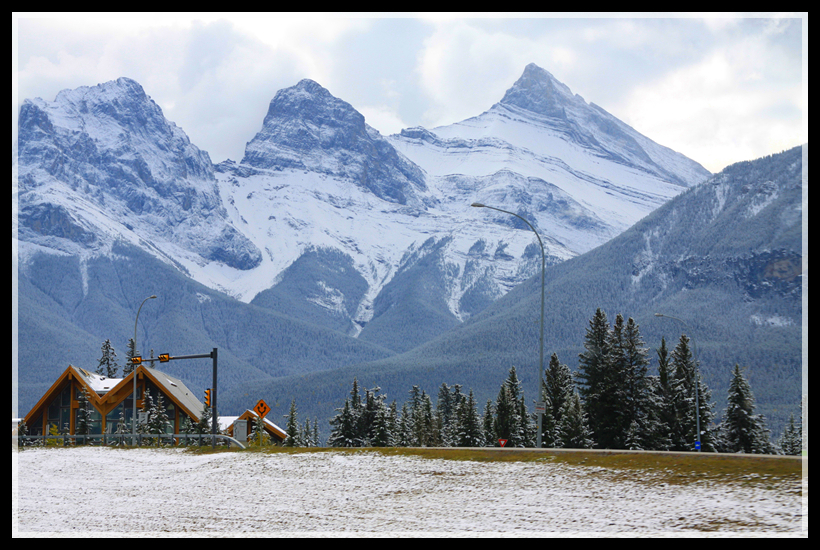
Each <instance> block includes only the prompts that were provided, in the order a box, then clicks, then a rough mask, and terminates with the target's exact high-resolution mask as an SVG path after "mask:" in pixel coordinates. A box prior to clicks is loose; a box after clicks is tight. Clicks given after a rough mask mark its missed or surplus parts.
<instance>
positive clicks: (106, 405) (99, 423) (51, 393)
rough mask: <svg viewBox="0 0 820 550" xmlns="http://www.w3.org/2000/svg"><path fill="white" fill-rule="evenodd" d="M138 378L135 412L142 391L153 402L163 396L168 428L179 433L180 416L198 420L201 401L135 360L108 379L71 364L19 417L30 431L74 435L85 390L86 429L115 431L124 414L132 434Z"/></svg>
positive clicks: (171, 378)
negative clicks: (54, 429)
mask: <svg viewBox="0 0 820 550" xmlns="http://www.w3.org/2000/svg"><path fill="white" fill-rule="evenodd" d="M135 376H136V377H137V411H138V412H139V411H140V409H141V408H142V406H143V400H144V399H143V398H144V396H145V391H146V390H148V391H149V393H150V395H151V397H152V399H154V402H155V403H156V402H157V397H158V396H159V395H162V397H163V402H164V403H165V407H166V412H167V414H168V419H169V420H170V425H169V426H168V428H167V430H166V431H167V433H169V434H170V433H180V425H181V423H182V421H183V419H184V418H186V417H187V418H189V419H190V420H191V422H193V423H196V422H197V421H198V420H199V418H200V415H201V414H202V411H203V409H204V405H203V404H202V403H201V402H200V401H199V400H198V399H197V398H196V397H195V396H194V395H193V393H192V392H191V391H190V390H189V389H188V388H187V387H186V386H185V384H183V383H182V381H181V380H179V379H178V378H175V377H173V376H171V375H169V374H166V373H164V372H161V371H158V370H156V369H153V368H149V367H146V366H144V365H139V366H137V368H136V369H135V370H133V371H132V372H131V373H129V374H128V375H127V376H125V377H124V378H106V377H105V376H100V375H98V374H94V373H91V372H88V371H87V370H85V369H82V368H79V367H75V366H73V365H69V366H68V368H67V369H66V370H65V371H64V372H63V373H62V374H61V375H60V376H59V377H58V378H57V380H56V381H55V382H54V384H52V385H51V387H50V388H49V389H48V391H46V393H45V394H44V395H43V397H42V398H40V400H39V401H38V402H37V404H36V405H35V406H34V407H33V408H32V409H31V411H29V413H28V414H27V415H26V416H25V417H24V418H23V420H24V422H25V423H26V427H27V431H28V434H29V435H48V434H49V428H50V427H51V426H56V427H57V429H58V430H59V431H60V433H67V434H69V435H75V430H76V426H77V411H78V409H79V407H80V402H81V393H82V392H83V390H86V391H87V395H88V396H89V399H88V401H89V404H90V409H91V415H90V419H89V428H90V429H89V433H90V434H114V433H116V432H117V425H118V423H119V422H120V421H121V420H122V419H124V420H125V424H126V426H128V432H129V433H130V426H131V417H132V416H133V393H134V389H133V388H134V377H135Z"/></svg>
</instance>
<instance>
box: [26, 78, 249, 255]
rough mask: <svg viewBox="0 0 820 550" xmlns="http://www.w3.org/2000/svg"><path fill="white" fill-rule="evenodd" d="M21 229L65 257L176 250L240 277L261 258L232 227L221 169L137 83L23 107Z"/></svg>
mask: <svg viewBox="0 0 820 550" xmlns="http://www.w3.org/2000/svg"><path fill="white" fill-rule="evenodd" d="M17 152H18V155H17V157H16V158H15V159H14V160H15V161H16V164H15V165H14V167H13V169H14V170H16V171H17V175H18V178H19V186H20V190H21V193H20V214H19V226H20V231H21V234H23V235H24V239H25V240H27V241H29V242H32V243H37V244H39V245H45V246H48V247H53V248H56V249H61V250H71V251H75V250H76V246H77V245H79V246H80V247H81V248H82V249H93V250H107V249H110V247H111V245H112V244H113V243H114V242H116V241H118V240H125V241H130V242H135V243H139V242H142V243H151V245H149V247H150V248H154V249H155V250H156V247H160V248H162V245H161V243H167V244H168V246H167V247H165V249H164V250H163V251H162V252H159V253H160V254H165V255H166V257H168V258H175V257H180V256H181V255H184V254H194V255H195V256H196V257H198V258H199V260H200V261H201V260H202V259H204V260H205V261H208V260H211V261H218V262H222V263H224V264H226V265H229V266H231V267H234V268H237V269H250V268H252V267H254V266H256V265H258V263H259V261H260V258H261V255H260V253H259V251H258V250H256V249H255V248H254V247H253V245H252V244H251V243H250V242H249V241H248V240H247V239H246V238H245V237H243V236H242V235H241V233H239V232H238V231H237V230H236V229H235V228H234V227H232V226H231V225H230V223H229V222H228V221H227V219H226V212H225V209H224V207H223V205H222V201H221V198H220V197H219V192H218V189H217V185H216V178H215V176H214V169H213V164H212V163H211V159H210V157H209V156H208V154H207V153H206V152H205V151H202V150H201V149H199V148H198V147H196V146H195V145H194V144H192V143H191V141H190V139H189V138H188V136H187V135H186V134H185V132H183V131H182V129H181V128H179V127H178V126H176V124H174V123H173V122H171V121H169V120H167V119H166V118H165V116H164V115H163V113H162V109H160V107H159V106H158V105H157V104H156V103H155V102H154V101H153V100H152V99H151V98H150V97H149V96H148V95H147V94H146V93H145V90H143V88H142V86H141V85H140V84H138V83H137V82H136V81H134V80H132V79H129V78H124V77H123V78H118V79H117V80H112V81H110V82H105V83H102V84H98V85H96V86H82V87H79V88H76V89H73V90H63V91H61V92H60V93H59V94H57V96H56V98H55V100H54V101H45V100H43V99H41V98H35V99H33V100H25V101H24V102H23V104H22V106H21V108H20V116H19V131H18V142H17Z"/></svg>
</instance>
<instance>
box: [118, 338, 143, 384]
mask: <svg viewBox="0 0 820 550" xmlns="http://www.w3.org/2000/svg"><path fill="white" fill-rule="evenodd" d="M138 355H139V352H138V351H137V344H136V343H135V342H134V339H133V338H129V339H128V346H127V348H126V351H125V365H123V367H122V375H123V377H126V376H128V375H129V374H131V373H132V372H133V370H134V363H132V362H131V359H133V358H134V357H136V356H138Z"/></svg>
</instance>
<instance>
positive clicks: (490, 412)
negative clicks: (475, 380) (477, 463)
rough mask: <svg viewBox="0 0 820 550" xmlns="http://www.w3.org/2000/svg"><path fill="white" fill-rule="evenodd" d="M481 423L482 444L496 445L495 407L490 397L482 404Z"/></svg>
mask: <svg viewBox="0 0 820 550" xmlns="http://www.w3.org/2000/svg"><path fill="white" fill-rule="evenodd" d="M482 423H483V427H484V446H485V447H495V446H496V445H497V441H498V436H497V435H496V433H495V408H494V407H493V402H492V400H490V399H488V400H487V404H486V405H484V415H483V417H482Z"/></svg>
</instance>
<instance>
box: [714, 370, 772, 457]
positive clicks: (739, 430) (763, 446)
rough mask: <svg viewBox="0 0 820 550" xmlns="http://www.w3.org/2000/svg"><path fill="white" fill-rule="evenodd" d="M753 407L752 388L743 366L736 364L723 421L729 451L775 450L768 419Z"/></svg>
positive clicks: (754, 451)
mask: <svg viewBox="0 0 820 550" xmlns="http://www.w3.org/2000/svg"><path fill="white" fill-rule="evenodd" d="M754 409H755V398H754V394H753V393H752V388H751V386H750V385H749V382H748V381H747V380H746V379H745V378H744V377H743V373H742V372H741V370H740V365H738V364H735V368H734V370H733V371H732V380H731V382H730V383H729V394H728V397H727V408H726V414H725V415H724V416H725V417H724V420H723V437H724V444H725V445H726V447H727V450H728V451H729V452H734V453H755V454H768V453H771V452H772V451H773V450H774V449H773V447H772V445H771V443H770V441H769V430H768V429H767V428H766V423H765V419H763V417H762V416H761V415H755V414H754Z"/></svg>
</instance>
